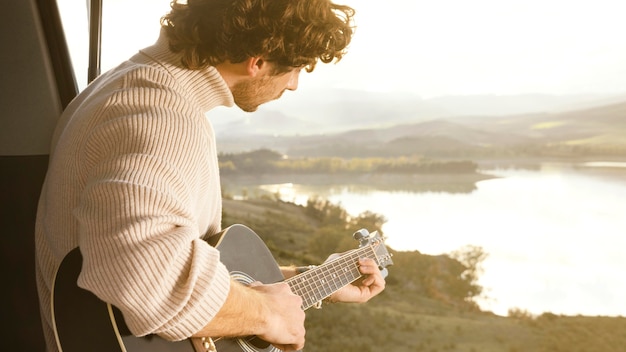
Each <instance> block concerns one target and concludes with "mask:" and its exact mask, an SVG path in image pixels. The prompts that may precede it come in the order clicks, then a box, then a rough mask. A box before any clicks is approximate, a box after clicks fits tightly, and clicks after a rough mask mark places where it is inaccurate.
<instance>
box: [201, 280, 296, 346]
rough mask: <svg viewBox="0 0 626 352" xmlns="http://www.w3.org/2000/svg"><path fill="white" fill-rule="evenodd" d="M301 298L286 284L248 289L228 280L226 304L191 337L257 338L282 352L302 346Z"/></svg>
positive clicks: (255, 285)
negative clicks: (253, 336) (228, 287)
mask: <svg viewBox="0 0 626 352" xmlns="http://www.w3.org/2000/svg"><path fill="white" fill-rule="evenodd" d="M301 307H302V298H301V297H300V296H297V295H295V294H294V293H293V292H291V289H290V288H289V285H287V284H286V283H277V284H271V285H263V284H261V283H253V284H251V285H250V286H249V287H248V286H244V285H242V284H240V283H238V282H236V281H231V285H230V291H229V294H228V297H227V298H226V302H225V303H224V305H223V306H222V308H221V309H220V310H219V311H218V313H217V315H216V316H215V317H214V318H213V319H212V320H211V321H210V322H209V323H208V324H207V325H206V326H205V327H204V328H202V330H200V331H198V332H197V333H196V334H194V337H203V336H206V337H234V336H248V335H256V336H258V337H260V338H262V339H263V340H265V341H267V342H269V343H271V344H273V345H274V346H276V347H277V348H279V349H281V350H286V351H289V350H300V349H302V348H303V347H304V333H305V329H304V311H303V310H302V308H301Z"/></svg>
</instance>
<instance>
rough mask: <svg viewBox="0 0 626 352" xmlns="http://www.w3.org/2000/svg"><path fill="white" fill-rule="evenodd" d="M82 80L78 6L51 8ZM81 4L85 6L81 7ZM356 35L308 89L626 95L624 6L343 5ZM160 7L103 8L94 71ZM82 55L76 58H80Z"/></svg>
mask: <svg viewBox="0 0 626 352" xmlns="http://www.w3.org/2000/svg"><path fill="white" fill-rule="evenodd" d="M59 3H60V7H61V12H62V16H63V17H64V19H65V22H66V23H67V27H68V30H69V31H70V33H71V34H70V35H69V37H70V38H68V40H69V41H70V46H71V47H72V52H73V55H74V57H75V62H76V63H77V69H78V70H79V71H81V72H78V73H77V77H78V79H79V80H81V84H82V81H84V80H85V79H86V78H84V77H86V73H83V71H84V72H86V64H82V66H83V67H84V69H83V68H81V64H80V63H79V62H80V61H81V60H82V61H83V62H86V60H87V53H86V45H87V34H86V30H85V29H86V27H87V22H86V13H87V11H86V5H85V6H78V7H77V6H76V0H59ZM85 3H86V2H85ZM340 3H344V4H348V5H350V6H352V7H354V8H355V9H356V10H357V17H356V24H357V31H356V35H355V37H354V40H353V43H352V45H351V46H350V50H349V54H348V55H347V56H346V57H345V58H344V60H343V61H342V62H341V63H339V64H338V65H319V66H320V67H319V68H318V69H316V71H315V72H314V73H313V74H310V75H304V77H302V79H301V86H300V87H301V89H302V90H307V89H310V88H316V87H329V86H331V87H342V88H357V89H367V90H374V91H405V92H412V93H415V94H417V95H419V96H422V97H431V96H439V95H448V94H518V93H551V94H571V93H593V92H600V93H624V92H626V79H625V78H626V35H624V33H626V21H624V20H623V13H624V8H626V4H625V3H624V2H623V0H473V1H470V0H436V1H433V0H428V1H426V0H385V1H381V0H377V1H374V0H344V1H341V2H340ZM168 4H169V0H104V6H105V13H104V26H105V27H104V31H105V33H104V37H103V59H102V60H103V70H106V69H108V68H110V67H112V66H114V65H115V64H117V63H118V62H120V61H121V60H124V59H125V58H127V57H128V56H130V55H132V54H133V53H134V52H136V50H137V49H138V48H141V47H144V46H146V45H149V44H151V43H152V42H153V41H154V40H155V39H156V35H157V33H158V26H159V22H158V19H159V17H160V16H161V15H162V14H163V13H165V12H166V11H167V10H168V8H169V7H168ZM80 53H82V54H80Z"/></svg>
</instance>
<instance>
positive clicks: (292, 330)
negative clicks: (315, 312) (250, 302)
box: [250, 282, 305, 351]
mask: <svg viewBox="0 0 626 352" xmlns="http://www.w3.org/2000/svg"><path fill="white" fill-rule="evenodd" d="M250 287H251V288H252V289H254V290H256V291H258V292H260V293H262V294H263V296H264V297H265V298H266V299H265V309H266V311H267V312H266V313H264V314H265V315H266V316H267V320H268V324H266V327H267V330H266V331H265V332H260V333H258V334H257V336H259V337H260V338H262V339H263V340H265V341H267V342H270V343H271V344H272V345H274V346H275V347H276V348H278V349H281V350H283V351H292V350H293V351H295V350H301V349H302V348H304V333H305V330H304V311H303V310H302V297H300V296H298V295H296V294H294V293H293V292H292V291H291V288H290V287H289V285H287V284H286V283H278V284H273V285H263V284H261V283H258V282H255V283H252V284H251V285H250Z"/></svg>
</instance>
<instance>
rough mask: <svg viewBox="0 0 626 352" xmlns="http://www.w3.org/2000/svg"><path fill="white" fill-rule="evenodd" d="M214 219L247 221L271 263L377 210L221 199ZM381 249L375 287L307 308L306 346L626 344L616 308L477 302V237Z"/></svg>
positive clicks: (507, 351)
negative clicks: (582, 311) (533, 308)
mask: <svg viewBox="0 0 626 352" xmlns="http://www.w3.org/2000/svg"><path fill="white" fill-rule="evenodd" d="M223 221H224V224H225V225H228V224H233V223H243V224H246V225H248V226H250V227H251V228H252V229H254V230H255V232H257V233H258V234H259V236H261V237H262V238H263V239H264V241H265V243H266V244H267V245H268V247H269V248H270V250H271V251H272V252H273V253H274V256H275V257H276V259H277V261H278V262H279V263H281V264H284V265H288V264H294V265H307V264H311V263H320V262H322V261H324V260H325V258H326V257H327V256H328V255H329V254H331V253H333V252H341V251H344V250H346V249H351V248H355V247H356V246H357V242H356V241H354V240H352V238H351V234H352V233H353V232H354V231H356V230H358V229H360V228H367V229H368V230H370V231H374V230H378V231H380V229H381V227H382V225H383V224H384V222H385V219H384V218H383V217H381V216H379V215H377V214H374V213H369V212H366V213H363V214H361V215H359V216H357V217H354V218H353V217H349V216H348V214H347V213H346V211H345V210H343V209H342V208H341V207H339V206H336V205H333V204H331V203H329V202H328V201H325V200H321V199H312V200H310V201H309V202H308V204H307V205H306V206H298V205H295V204H292V203H285V202H281V201H277V200H274V199H270V198H264V199H253V200H247V201H236V200H232V199H225V200H224V217H223ZM390 251H391V252H392V253H393V254H394V257H393V260H394V265H393V266H391V267H389V276H388V278H387V288H386V290H385V291H384V292H383V293H382V294H381V295H379V296H378V297H376V298H374V299H373V300H372V301H371V302H369V303H367V304H363V305H351V304H324V306H323V308H322V309H321V310H315V309H311V310H309V311H307V322H306V324H307V345H306V349H305V350H306V351H307V352H315V351H333V352H335V351H337V352H343V351H348V352H350V351H359V352H366V351H399V352H403V351H429V352H434V351H441V352H444V351H466V352H484V351H487V352H489V351H494V352H495V351H498V352H500V351H504V352H517V351H520V352H521V351H524V352H526V351H539V352H549V351H568V352H570V351H589V352H598V351H599V352H605V351H606V352H612V351H622V350H623V349H624V346H626V318H621V317H620V318H611V317H582V316H576V317H570V316H558V315H555V314H551V313H544V314H542V315H540V316H538V317H535V316H533V315H531V314H529V313H528V312H526V311H524V310H520V309H512V310H511V311H510V312H509V316H508V317H500V316H496V315H494V314H492V313H490V312H484V311H481V310H480V309H479V308H478V306H477V305H476V304H475V303H474V301H473V300H474V298H476V297H478V295H480V294H481V292H482V288H481V287H480V286H478V285H477V284H476V280H477V278H478V277H479V275H480V273H481V268H480V263H481V261H482V260H484V258H485V257H486V255H487V254H486V253H484V252H483V250H482V249H481V248H480V247H473V246H470V247H465V248H460V249H459V250H458V251H455V252H454V253H451V254H448V255H439V256H430V255H424V254H421V253H420V252H418V251H411V252H402V251H394V250H393V249H390Z"/></svg>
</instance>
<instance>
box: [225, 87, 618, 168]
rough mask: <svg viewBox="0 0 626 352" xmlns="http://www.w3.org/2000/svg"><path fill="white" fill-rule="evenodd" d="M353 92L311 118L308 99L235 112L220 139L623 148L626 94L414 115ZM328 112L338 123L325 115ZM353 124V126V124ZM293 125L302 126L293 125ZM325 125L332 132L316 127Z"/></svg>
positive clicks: (366, 145) (387, 147)
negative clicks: (241, 116) (587, 102)
mask: <svg viewBox="0 0 626 352" xmlns="http://www.w3.org/2000/svg"><path fill="white" fill-rule="evenodd" d="M350 97H351V98H350V99H347V100H345V101H343V100H341V99H342V98H341V97H335V98H334V100H331V103H332V104H335V103H336V104H338V103H339V101H342V102H343V104H344V106H340V105H332V104H331V105H332V106H334V108H333V109H331V108H329V106H330V105H324V106H321V107H318V110H317V111H318V112H319V111H321V110H323V109H328V111H327V113H326V114H324V115H323V116H322V115H318V116H320V118H319V119H318V121H314V122H313V121H312V120H310V119H308V118H307V117H306V116H308V115H309V114H313V115H314V114H315V111H314V109H313V106H312V105H311V106H303V107H302V109H301V115H300V116H299V117H296V118H293V117H291V116H289V115H287V114H286V113H282V112H272V111H271V110H261V111H259V112H258V113H255V114H253V116H252V115H250V116H248V117H247V118H246V119H245V120H243V121H240V120H237V119H232V120H231V121H229V122H228V123H223V124H221V125H219V124H218V125H217V126H218V127H216V130H217V135H218V145H219V147H220V150H221V151H225V152H238V151H246V150H253V149H258V148H268V149H273V150H277V151H280V152H283V153H287V154H289V155H291V156H341V157H371V156H376V157H391V156H412V155H422V156H432V157H437V156H439V157H461V156H462V157H471V156H496V155H498V156H502V155H507V156H511V155H526V154H528V153H531V154H542V153H543V152H544V150H546V149H549V150H550V153H552V152H554V151H555V150H558V151H559V153H562V152H564V150H565V152H567V153H572V149H576V151H575V152H576V153H581V152H582V153H605V154H606V153H608V155H622V154H626V99H625V100H623V101H621V102H616V103H615V102H614V103H611V104H608V105H605V106H595V107H587V108H584V109H575V110H558V111H551V112H535V113H525V114H509V115H499V116H492V115H463V116H461V115H458V116H445V117H431V118H425V117H424V116H420V115H416V117H414V118H412V119H411V118H409V117H408V116H410V114H408V113H406V114H405V115H399V117H397V116H391V117H381V116H382V115H381V114H382V113H381V111H382V110H381V107H382V105H381V103H380V102H379V101H376V100H375V99H374V95H370V96H369V98H371V99H365V100H364V101H363V102H361V104H360V106H358V107H355V108H354V109H353V108H352V107H353V106H357V105H358V104H357V101H356V100H355V99H354V98H355V96H350ZM405 98H407V97H404V98H402V99H400V100H399V101H398V102H399V105H398V106H395V105H392V106H394V108H396V110H394V109H388V110H389V111H405V112H407V111H409V108H408V107H409V104H408V103H407V100H404V99H405ZM407 99H408V98H407ZM522 100H523V99H522ZM539 100H541V99H539ZM542 101H545V100H542ZM555 101H556V100H554V101H553V102H555ZM560 101H561V102H563V100H560ZM333 102H334V103H333ZM291 103H292V102H291ZM414 103H415V104H417V105H420V104H421V105H420V106H421V107H420V109H423V111H427V110H426V109H425V108H424V105H423V104H425V101H424V100H415V101H414ZM417 110H418V108H417V107H416V108H414V112H413V113H414V114H417V112H416V111H417ZM512 110H519V109H518V108H512ZM429 111H430V113H431V114H433V115H437V113H435V112H436V111H439V112H438V113H442V110H437V109H434V108H433V109H431V110H429ZM355 114H357V115H358V114H360V115H362V116H367V119H365V121H367V123H363V124H362V125H364V126H357V123H356V122H357V121H358V119H355V117H354V115H355ZM331 115H332V118H333V119H335V120H336V121H337V122H336V123H332V124H331V123H329V122H325V121H326V120H328V119H329V116H331ZM344 115H350V116H344ZM377 116H378V120H377V118H376V117H377ZM320 126H323V128H322V127H320ZM349 126H356V127H355V128H351V129H350V128H349ZM294 130H299V131H301V132H300V134H297V133H294V132H289V131H294ZM326 130H328V131H329V132H316V131H326ZM281 131H282V132H284V133H281Z"/></svg>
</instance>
